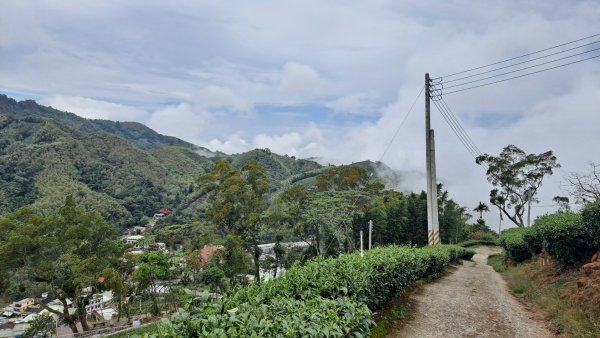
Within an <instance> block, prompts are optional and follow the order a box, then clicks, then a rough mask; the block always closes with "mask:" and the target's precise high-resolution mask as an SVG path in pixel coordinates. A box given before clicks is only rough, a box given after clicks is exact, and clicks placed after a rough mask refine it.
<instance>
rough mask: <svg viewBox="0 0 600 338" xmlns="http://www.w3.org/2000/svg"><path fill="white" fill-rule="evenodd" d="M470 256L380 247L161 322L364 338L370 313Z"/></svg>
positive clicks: (238, 331)
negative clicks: (449, 265) (427, 278)
mask: <svg viewBox="0 0 600 338" xmlns="http://www.w3.org/2000/svg"><path fill="white" fill-rule="evenodd" d="M472 254H473V252H472V251H469V250H466V249H464V248H462V247H459V246H452V245H441V246H435V247H424V248H420V249H417V248H414V247H407V246H400V247H399V246H389V247H378V248H375V249H373V250H370V251H368V252H367V253H366V254H365V255H364V257H361V256H360V254H358V253H352V254H346V255H340V256H338V257H336V258H323V257H317V258H316V259H314V260H312V261H310V262H309V263H308V264H306V265H304V266H299V265H295V266H293V267H292V268H291V269H290V270H289V271H287V273H286V274H285V275H284V276H283V277H280V278H277V279H274V280H270V281H265V282H263V283H261V284H260V285H258V284H253V285H250V286H247V287H243V288H240V289H238V290H237V292H235V293H233V294H232V295H229V296H224V297H223V298H221V299H219V300H218V301H217V302H215V303H206V304H203V305H202V306H201V307H199V308H197V309H195V310H194V311H191V312H186V311H181V312H179V313H178V314H176V315H175V316H173V317H172V318H171V320H170V321H166V320H165V322H164V323H163V325H162V326H161V328H160V331H159V334H160V336H164V337H198V336H200V337H209V336H210V337H231V336H318V335H323V336H332V337H347V336H354V337H365V336H367V334H368V333H369V330H370V328H371V326H372V325H373V321H372V318H371V310H374V309H378V308H380V307H381V306H382V305H383V304H384V303H385V302H387V301H389V300H390V299H392V298H393V297H395V296H397V295H399V294H400V293H402V292H403V291H405V290H406V289H407V288H409V287H411V286H412V285H414V283H415V282H416V280H418V279H420V278H424V277H428V276H431V275H435V274H438V273H439V272H441V271H442V269H443V268H444V267H445V266H446V265H447V264H449V263H450V262H452V261H457V260H459V259H460V258H462V257H465V258H466V257H470V256H472Z"/></svg>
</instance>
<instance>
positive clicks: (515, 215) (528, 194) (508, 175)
mask: <svg viewBox="0 0 600 338" xmlns="http://www.w3.org/2000/svg"><path fill="white" fill-rule="evenodd" d="M476 162H477V164H486V165H487V167H488V168H487V178H488V181H489V182H490V183H492V185H493V186H494V187H496V188H495V189H492V191H491V192H490V203H492V204H493V205H495V206H496V207H498V209H500V212H501V213H503V214H504V215H506V217H507V218H508V219H509V220H511V221H512V222H513V223H514V224H515V225H517V226H519V227H523V226H525V223H524V222H523V214H524V212H525V205H527V203H529V202H530V201H533V200H535V195H536V194H537V191H538V189H539V188H540V186H541V185H542V180H543V178H544V177H545V176H546V175H552V173H553V170H554V169H556V168H560V164H558V163H557V162H556V156H554V155H553V154H552V151H547V152H544V153H541V154H537V155H536V154H526V153H525V152H524V151H523V150H521V149H519V148H518V147H516V146H514V145H509V146H507V147H505V148H504V149H503V150H502V152H501V153H500V155H499V156H497V157H496V156H492V155H488V154H484V155H481V156H478V157H477V158H476ZM511 209H512V211H511Z"/></svg>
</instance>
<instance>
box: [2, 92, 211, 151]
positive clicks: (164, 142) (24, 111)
mask: <svg viewBox="0 0 600 338" xmlns="http://www.w3.org/2000/svg"><path fill="white" fill-rule="evenodd" d="M0 115H8V116H12V117H15V118H25V117H46V118H50V119H52V120H54V121H56V122H57V123H59V124H60V125H63V126H66V127H69V128H71V129H74V130H77V131H81V132H106V133H110V134H113V135H116V136H120V137H122V138H124V139H126V140H128V141H130V142H132V143H134V144H135V145H137V146H138V147H140V148H142V149H145V150H157V149H160V148H162V147H164V146H168V145H179V146H182V147H186V148H195V147H196V146H195V145H193V144H191V143H188V142H185V141H183V140H180V139H178V138H176V137H172V136H165V135H161V134H159V133H157V132H155V131H154V130H152V129H150V128H148V127H146V126H145V125H143V124H141V123H137V122H115V121H108V120H90V119H85V118H83V117H80V116H77V115H75V114H73V113H67V112H63V111H60V110H56V109H54V108H52V107H46V106H42V105H39V104H37V103H36V102H35V101H33V100H25V101H16V100H14V99H12V98H9V97H8V96H6V95H3V94H0ZM203 150H206V149H203Z"/></svg>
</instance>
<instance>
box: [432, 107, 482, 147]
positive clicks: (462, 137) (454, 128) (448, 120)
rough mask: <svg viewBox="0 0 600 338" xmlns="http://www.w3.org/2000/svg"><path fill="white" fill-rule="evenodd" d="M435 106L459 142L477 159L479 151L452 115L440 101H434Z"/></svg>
mask: <svg viewBox="0 0 600 338" xmlns="http://www.w3.org/2000/svg"><path fill="white" fill-rule="evenodd" d="M434 104H435V106H436V107H437V109H438V111H439V112H440V114H442V117H443V118H444V120H445V121H446V123H447V124H448V126H449V127H450V129H452V131H453V132H454V134H455V135H456V137H458V139H459V141H461V143H462V144H463V145H464V146H465V147H466V148H467V150H468V151H469V153H470V154H471V156H473V157H477V156H478V153H477V150H476V149H475V147H474V146H473V144H472V143H471V141H470V140H469V139H468V137H466V136H465V135H464V133H462V132H461V130H460V127H459V126H458V125H457V124H456V122H454V120H453V119H452V117H450V113H449V112H448V111H447V110H446V108H445V107H444V106H443V105H442V104H441V103H440V102H438V101H434Z"/></svg>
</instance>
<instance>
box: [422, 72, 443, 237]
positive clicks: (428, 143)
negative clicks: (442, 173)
mask: <svg viewBox="0 0 600 338" xmlns="http://www.w3.org/2000/svg"><path fill="white" fill-rule="evenodd" d="M425 158H426V170H425V172H426V173H427V239H428V243H429V245H436V244H440V227H439V222H438V205H437V181H436V177H435V138H434V133H433V130H432V129H431V80H430V79H429V73H427V74H425Z"/></svg>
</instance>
